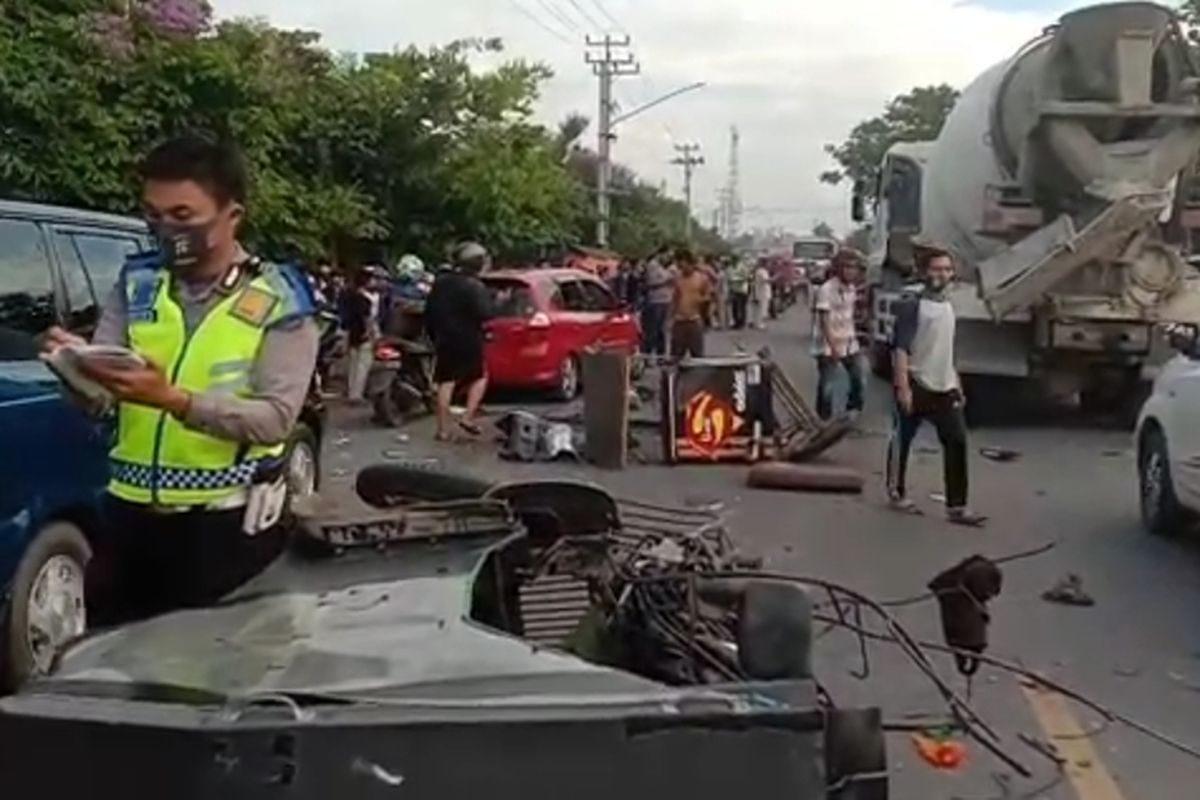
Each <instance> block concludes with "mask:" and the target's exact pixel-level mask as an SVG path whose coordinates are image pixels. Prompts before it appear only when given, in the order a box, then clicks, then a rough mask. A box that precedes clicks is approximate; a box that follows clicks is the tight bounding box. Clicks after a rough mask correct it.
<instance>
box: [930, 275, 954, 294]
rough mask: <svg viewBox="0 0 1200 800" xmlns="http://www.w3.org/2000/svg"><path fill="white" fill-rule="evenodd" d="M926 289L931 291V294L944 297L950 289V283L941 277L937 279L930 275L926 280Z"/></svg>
mask: <svg viewBox="0 0 1200 800" xmlns="http://www.w3.org/2000/svg"><path fill="white" fill-rule="evenodd" d="M925 288H926V289H928V290H929V292H930V294H935V295H943V294H945V293H946V290H947V289H948V288H950V281H948V280H945V279H943V278H942V277H941V276H938V277H936V278H935V277H933V276H932V275H930V276H927V277H926V278H925Z"/></svg>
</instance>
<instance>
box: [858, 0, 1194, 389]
mask: <svg viewBox="0 0 1200 800" xmlns="http://www.w3.org/2000/svg"><path fill="white" fill-rule="evenodd" d="M1198 75H1200V72H1198V70H1197V67H1196V65H1195V64H1194V63H1193V61H1192V60H1191V56H1190V53H1189V50H1188V47H1187V44H1186V42H1185V40H1184V38H1183V36H1182V34H1181V30H1180V28H1179V25H1178V22H1177V20H1176V18H1175V16H1174V13H1173V12H1172V11H1171V10H1169V9H1167V8H1164V7H1162V6H1159V5H1155V4H1152V3H1116V4H1111V5H1099V6H1090V7H1087V8H1083V9H1081V10H1078V11H1074V12H1072V13H1069V14H1067V15H1065V16H1064V17H1062V19H1061V20H1060V21H1059V23H1058V24H1057V25H1054V26H1052V27H1050V28H1048V29H1047V30H1045V31H1044V32H1043V33H1042V35H1040V36H1039V37H1037V38H1036V39H1034V40H1033V41H1032V42H1030V43H1029V44H1028V45H1026V46H1025V47H1023V48H1022V49H1021V50H1020V51H1018V52H1017V53H1016V54H1015V55H1014V56H1012V57H1011V58H1009V59H1008V60H1006V61H1004V62H1003V63H1000V64H997V65H996V66H994V67H992V68H991V69H989V70H987V71H986V72H984V73H983V74H982V75H980V76H979V77H978V78H976V79H975V81H974V82H973V83H971V84H970V85H969V86H968V87H967V88H966V90H965V91H964V92H963V94H962V96H961V98H960V99H959V101H958V103H957V104H956V105H955V107H954V109H953V111H952V112H951V113H950V116H949V117H948V119H947V120H946V123H945V125H944V126H943V128H942V130H941V133H940V134H939V136H938V139H937V141H935V142H904V143H900V144H897V145H895V146H894V147H892V148H891V150H890V151H889V152H888V154H887V156H886V157H885V158H884V160H883V163H882V165H881V167H880V169H879V172H878V176H877V180H878V183H877V185H876V191H875V192H873V193H872V194H873V196H874V197H875V198H876V199H875V200H874V213H873V215H872V225H871V236H872V246H871V253H870V260H869V269H868V282H869V286H870V292H871V313H870V315H869V326H870V329H869V336H870V339H871V341H872V344H873V347H872V356H873V357H874V358H875V359H877V361H876V366H877V367H879V368H880V369H881V370H882V369H884V368H886V354H887V342H888V340H889V338H890V335H891V313H890V312H891V307H892V303H893V302H894V301H895V299H896V298H897V297H898V296H899V295H900V293H901V292H903V291H905V290H906V287H908V286H910V285H911V284H913V283H914V282H916V281H917V279H918V276H917V275H916V272H915V269H914V257H913V252H914V243H916V244H917V245H919V244H920V243H921V240H923V239H924V240H929V241H930V242H931V243H937V244H938V245H940V246H943V247H945V248H947V249H948V250H949V251H950V252H951V253H952V254H953V255H954V256H955V258H956V260H957V262H958V271H959V276H960V282H959V283H958V285H956V286H955V288H954V289H953V292H952V301H953V303H954V306H955V310H956V312H957V315H958V320H959V322H958V335H957V340H956V354H957V358H958V365H959V371H960V373H961V375H962V376H963V383H964V388H965V389H966V390H967V394H968V400H969V402H968V407H971V404H972V403H973V402H979V401H982V402H987V401H989V400H992V401H994V400H995V399H996V398H997V397H998V396H1000V395H1001V394H1004V395H1005V396H1006V397H1008V398H1011V395H1009V394H1008V393H1007V392H1005V391H1004V390H1005V389H1006V388H1009V387H1014V386H1019V387H1020V388H1021V389H1023V390H1026V391H1028V390H1039V392H1041V393H1044V394H1048V395H1050V396H1055V397H1062V396H1071V397H1074V398H1079V399H1081V400H1082V401H1083V402H1084V403H1089V402H1099V403H1103V404H1105V405H1108V404H1110V403H1112V402H1113V401H1119V402H1120V404H1121V405H1122V406H1124V407H1126V408H1129V409H1133V408H1135V407H1136V404H1137V403H1138V402H1140V401H1139V397H1140V395H1141V393H1142V392H1143V391H1144V389H1145V387H1146V386H1147V385H1148V383H1149V382H1150V381H1151V380H1152V379H1153V377H1154V374H1155V372H1156V369H1157V366H1158V365H1159V364H1161V363H1162V361H1164V360H1165V359H1166V357H1167V356H1168V355H1169V354H1170V353H1169V347H1168V346H1167V343H1166V337H1165V335H1164V334H1163V333H1162V332H1161V330H1162V328H1163V327H1164V326H1162V325H1161V324H1160V323H1165V322H1188V323H1200V273H1198V272H1196V270H1195V269H1194V268H1193V267H1191V266H1189V265H1188V263H1187V261H1186V258H1185V256H1186V254H1187V253H1188V252H1190V242H1191V240H1192V238H1193V237H1194V236H1195V237H1196V241H1197V243H1200V236H1197V233H1200V231H1197V230H1196V229H1200V194H1197V193H1195V192H1194V191H1193V178H1192V175H1193V173H1194V172H1195V164H1196V160H1197V153H1198V150H1200V103H1198V98H1197V92H1198V90H1200V78H1198ZM863 189H864V187H862V186H861V185H860V186H858V187H856V192H855V195H856V196H855V203H854V205H855V209H854V210H855V214H854V216H855V218H856V219H859V220H861V219H863V218H864V217H865V216H866V215H865V214H864V213H863V212H864V208H863V201H862V197H863V195H864V194H865V192H864V191H863ZM1005 402H1008V401H1007V400H1006V401H1005Z"/></svg>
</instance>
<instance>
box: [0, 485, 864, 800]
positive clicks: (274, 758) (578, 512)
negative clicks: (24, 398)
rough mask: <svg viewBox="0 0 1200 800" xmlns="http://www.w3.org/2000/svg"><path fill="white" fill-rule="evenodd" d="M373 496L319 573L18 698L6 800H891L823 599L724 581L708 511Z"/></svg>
mask: <svg viewBox="0 0 1200 800" xmlns="http://www.w3.org/2000/svg"><path fill="white" fill-rule="evenodd" d="M414 476H415V477H414ZM359 489H360V493H361V494H362V495H363V496H364V497H365V498H366V499H368V500H369V501H372V502H374V503H375V504H376V505H377V506H379V507H380V508H379V510H378V511H377V512H373V513H369V514H363V515H359V516H357V517H348V516H346V515H345V514H339V515H338V516H337V518H323V516H322V515H321V514H317V515H316V516H314V517H313V518H311V519H308V520H306V521H305V528H306V534H305V536H304V537H303V541H302V543H304V544H307V545H308V546H307V547H304V548H297V549H298V550H306V551H307V550H316V551H317V552H315V553H310V552H304V553H303V554H301V553H299V552H294V553H292V554H289V555H288V556H286V557H285V558H284V559H282V560H281V561H280V562H278V563H277V564H275V565H273V566H272V568H271V569H270V570H268V572H267V573H265V574H263V575H262V576H260V577H259V578H258V579H256V580H255V581H254V582H253V583H252V584H250V585H248V586H246V587H245V588H244V589H243V590H241V591H240V592H239V593H238V594H237V595H236V596H234V597H231V598H229V599H228V600H227V601H226V602H224V603H222V604H221V605H220V606H219V607H214V608H206V609H197V610H190V611H183V612H178V613H174V614H170V615H167V616H163V617H159V618H156V619H152V620H149V621H146V622H142V623H139V624H135V625H131V626H127V627H124V628H120V629H117V630H113V631H109V632H104V633H100V634H97V635H94V636H92V637H91V638H89V639H87V640H85V641H83V642H80V643H78V644H76V645H75V646H74V647H73V648H71V649H69V650H68V652H67V653H66V654H65V656H64V657H63V659H62V662H61V664H60V666H59V668H58V669H57V670H56V672H55V673H54V674H53V675H52V676H51V677H49V678H48V679H46V680H44V681H42V682H40V683H37V684H34V685H32V686H29V687H28V688H26V689H25V690H24V691H23V692H22V693H21V694H19V695H17V696H15V697H11V698H7V699H5V700H3V701H0V774H2V775H3V776H4V777H3V780H4V787H5V789H6V790H11V794H12V796H14V797H38V798H39V799H40V800H54V799H57V798H72V800H74V798H78V797H122V796H124V797H139V798H140V797H164V798H166V797H170V798H173V800H184V799H186V798H221V800H235V799H236V798H314V799H316V798H321V799H322V800H326V799H327V798H333V797H336V798H340V800H353V799H354V798H392V797H403V798H437V799H438V800H445V799H446V798H466V797H488V798H517V797H519V798H559V797H562V796H564V794H569V795H570V796H572V797H574V798H593V797H594V798H605V800H611V798H612V797H622V798H641V797H647V798H650V797H653V798H664V797H671V798H674V797H679V798H684V797H686V798H728V797H730V796H737V795H740V794H744V793H746V792H747V791H750V792H752V793H753V795H754V796H755V797H756V798H772V797H779V798H784V797H786V798H789V800H803V799H804V798H863V799H867V798H872V799H873V798H885V797H886V796H887V781H886V776H885V774H884V773H885V770H886V761H885V756H884V745H883V734H882V732H881V723H880V718H879V713H878V711H877V710H874V709H867V710H854V709H833V708H831V707H828V706H827V705H825V704H823V703H821V702H820V700H819V696H818V695H819V692H818V688H817V684H816V682H815V681H814V679H813V677H812V674H811V668H810V660H809V647H810V645H811V642H812V635H811V614H812V609H811V606H810V604H809V602H808V598H807V595H805V594H804V593H803V592H801V591H799V590H797V589H794V588H792V587H787V586H781V585H772V584H761V585H738V584H736V583H734V582H732V581H715V580H714V581H708V580H706V579H705V578H704V574H703V573H705V571H714V570H718V569H729V570H733V569H746V568H748V567H750V566H752V565H748V564H745V563H743V562H741V561H740V560H739V559H738V558H737V557H736V555H735V554H733V553H732V548H731V547H730V546H729V543H728V541H727V540H726V539H725V536H724V532H723V530H722V529H721V527H720V524H719V520H718V519H717V518H716V517H715V516H714V515H713V514H712V513H710V512H708V511H704V510H686V511H685V510H673V509H664V508H660V507H654V506H649V505H644V504H628V505H618V504H617V503H615V502H614V501H613V500H612V499H611V498H610V497H609V496H608V495H607V494H605V493H603V492H602V491H600V490H598V489H595V488H592V487H588V486H583V485H578V484H562V483H549V484H548V483H532V484H519V485H507V486H497V487H490V486H486V485H484V484H474V483H473V482H471V481H469V480H460V479H453V478H446V477H439V476H437V475H433V474H430V475H424V476H423V475H422V474H421V473H420V472H419V471H418V472H413V471H412V470H404V469H400V470H398V471H397V470H388V469H387V468H377V469H374V470H367V471H365V473H364V474H363V475H362V476H360V485H359ZM434 498H436V499H434ZM388 506H394V507H392V508H387V507H388Z"/></svg>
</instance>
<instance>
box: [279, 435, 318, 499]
mask: <svg viewBox="0 0 1200 800" xmlns="http://www.w3.org/2000/svg"><path fill="white" fill-rule="evenodd" d="M318 448H319V445H318V444H317V435H316V434H315V433H313V430H312V428H310V427H308V426H307V425H305V424H304V423H300V424H299V425H297V426H296V430H294V431H293V432H292V438H291V443H290V445H289V449H288V463H287V486H288V497H289V498H290V500H291V501H296V500H303V499H306V498H309V497H312V496H313V495H315V494H316V493H317V489H318V488H319V486H320V483H321V454H320V451H319V449H318Z"/></svg>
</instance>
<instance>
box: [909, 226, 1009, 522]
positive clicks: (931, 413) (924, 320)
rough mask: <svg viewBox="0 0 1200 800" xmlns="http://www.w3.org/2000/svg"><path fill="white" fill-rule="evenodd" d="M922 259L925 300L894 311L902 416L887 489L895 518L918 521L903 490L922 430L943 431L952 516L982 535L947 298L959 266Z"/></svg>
mask: <svg viewBox="0 0 1200 800" xmlns="http://www.w3.org/2000/svg"><path fill="white" fill-rule="evenodd" d="M917 258H918V261H919V264H920V266H921V271H922V273H923V274H924V277H925V287H924V288H923V289H922V291H921V293H920V294H919V295H910V296H906V297H905V298H903V299H902V300H900V301H899V302H897V303H896V306H895V315H896V323H895V329H894V331H893V338H892V373H893V383H894V384H895V390H896V416H895V424H894V426H893V428H892V436H891V440H890V442H889V443H888V457H887V488H888V497H889V499H890V501H891V506H892V508H893V509H895V510H897V511H902V512H905V513H909V514H919V513H921V512H920V509H918V508H917V506H916V504H915V503H913V501H912V500H910V499H909V498H908V496H907V494H906V490H905V475H906V472H907V468H908V454H909V450H910V449H911V447H912V442H913V438H914V437H915V436H916V434H917V429H918V428H920V427H921V423H922V422H924V421H925V420H929V421H930V422H932V423H933V425H934V427H936V428H937V434H938V440H939V441H940V442H941V444H942V463H943V471H944V475H945V490H946V516H947V518H948V519H949V520H950V521H951V522H953V523H955V524H958V525H969V526H972V527H979V526H981V525H983V524H984V523H985V522H986V521H987V518H986V517H983V516H980V515H979V514H976V513H975V512H973V511H971V510H970V509H969V508H968V507H967V423H966V418H965V416H964V414H963V408H964V406H965V402H966V401H965V398H964V395H963V391H962V384H961V382H960V381H959V379H958V372H957V371H956V370H955V368H954V331H955V317H954V307H953V306H952V305H951V304H950V300H949V298H948V297H947V291H948V289H949V287H950V283H951V282H952V281H953V280H954V260H953V259H952V258H951V256H950V254H949V253H948V252H947V251H945V250H942V249H938V248H932V247H922V248H921V249H919V250H918V253H917Z"/></svg>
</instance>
